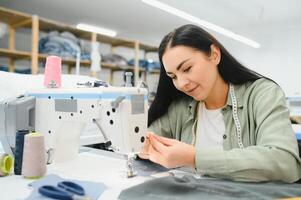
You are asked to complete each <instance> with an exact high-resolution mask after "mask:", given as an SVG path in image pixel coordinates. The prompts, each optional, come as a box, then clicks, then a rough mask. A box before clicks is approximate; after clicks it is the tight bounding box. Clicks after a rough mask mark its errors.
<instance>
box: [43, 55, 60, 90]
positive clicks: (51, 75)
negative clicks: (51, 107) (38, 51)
mask: <svg viewBox="0 0 301 200" xmlns="http://www.w3.org/2000/svg"><path fill="white" fill-rule="evenodd" d="M61 65H62V60H61V58H60V57H58V56H48V57H47V59H46V64H45V73H44V86H45V87H47V88H60V87H61V70H62V66H61Z"/></svg>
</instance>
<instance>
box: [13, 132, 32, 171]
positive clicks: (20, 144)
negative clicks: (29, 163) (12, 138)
mask: <svg viewBox="0 0 301 200" xmlns="http://www.w3.org/2000/svg"><path fill="white" fill-rule="evenodd" d="M28 133H29V130H18V131H17V133H16V144H15V163H14V172H15V175H21V174H22V161H23V149H24V137H25V135H26V134H28Z"/></svg>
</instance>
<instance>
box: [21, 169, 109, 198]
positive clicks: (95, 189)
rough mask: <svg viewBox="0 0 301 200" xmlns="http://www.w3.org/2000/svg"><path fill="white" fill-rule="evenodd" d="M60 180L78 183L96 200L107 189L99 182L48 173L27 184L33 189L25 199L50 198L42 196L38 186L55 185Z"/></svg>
mask: <svg viewBox="0 0 301 200" xmlns="http://www.w3.org/2000/svg"><path fill="white" fill-rule="evenodd" d="M61 181H72V182H75V183H77V184H79V185H80V186H82V187H83V188H84V189H85V192H86V195H87V196H88V197H89V198H90V199H92V200H97V199H98V198H99V196H100V195H101V194H102V193H103V192H104V191H105V190H106V189H107V186H106V185H105V184H103V183H100V182H91V181H80V180H68V179H64V178H61V177H60V176H57V175H55V174H49V175H47V176H45V177H43V178H42V179H39V180H37V181H34V182H32V183H30V184H29V186H32V187H33V191H32V193H31V194H30V196H29V197H27V198H26V200H51V199H50V198H48V197H45V196H42V195H41V194H40V193H39V192H38V189H39V187H41V186H43V185H54V186H57V184H58V182H61Z"/></svg>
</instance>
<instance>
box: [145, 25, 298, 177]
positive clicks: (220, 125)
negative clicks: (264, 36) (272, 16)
mask: <svg viewBox="0 0 301 200" xmlns="http://www.w3.org/2000/svg"><path fill="white" fill-rule="evenodd" d="M159 59H160V62H161V73H160V78H159V85H158V90H157V94H156V97H155V99H154V102H153V103H152V105H151V107H150V109H149V124H148V125H149V129H150V130H151V131H152V132H153V133H154V134H153V133H148V135H147V140H146V142H145V145H144V149H143V151H142V153H141V154H140V157H142V158H145V159H150V160H151V161H153V162H156V163H159V164H161V165H163V166H165V167H167V168H175V167H182V166H189V167H193V168H195V169H196V172H197V173H200V174H201V175H207V176H212V177H220V178H228V179H232V180H236V181H284V182H290V183H291V182H295V181H297V180H298V179H300V177H301V160H300V158H299V156H298V147H297V141H296V138H295V135H294V132H293V130H292V126H291V124H290V120H289V111H288V109H287V107H286V102H285V95H284V93H283V92H282V90H281V88H280V87H279V86H278V85H277V84H276V83H275V82H273V81H272V80H270V79H268V78H266V77H263V76H262V75H260V74H258V73H256V72H254V71H251V70H250V69H248V68H246V67H244V66H243V65H241V64H240V63H239V62H238V61H237V60H236V59H235V58H233V57H232V56H231V54H230V53H229V52H228V51H227V50H226V49H225V48H224V47H223V46H222V45H221V44H220V43H219V42H218V41H217V40H216V39H215V38H214V37H212V36H211V35H210V34H209V33H207V32H206V31H204V30H203V29H201V28H199V27H197V26H194V25H185V26H182V27H179V28H177V29H176V30H174V31H173V32H171V33H169V34H168V35H166V36H165V37H164V38H163V40H162V42H161V44H160V48H159Z"/></svg>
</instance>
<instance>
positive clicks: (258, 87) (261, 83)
mask: <svg viewBox="0 0 301 200" xmlns="http://www.w3.org/2000/svg"><path fill="white" fill-rule="evenodd" d="M245 94H249V95H248V96H249V97H250V98H252V97H253V98H254V100H259V99H261V98H264V99H276V98H283V97H285V94H284V92H283V90H282V89H281V87H280V86H279V85H278V84H277V83H276V82H275V81H273V80H271V79H267V78H260V79H258V80H256V81H254V82H248V83H246V90H245Z"/></svg>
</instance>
